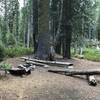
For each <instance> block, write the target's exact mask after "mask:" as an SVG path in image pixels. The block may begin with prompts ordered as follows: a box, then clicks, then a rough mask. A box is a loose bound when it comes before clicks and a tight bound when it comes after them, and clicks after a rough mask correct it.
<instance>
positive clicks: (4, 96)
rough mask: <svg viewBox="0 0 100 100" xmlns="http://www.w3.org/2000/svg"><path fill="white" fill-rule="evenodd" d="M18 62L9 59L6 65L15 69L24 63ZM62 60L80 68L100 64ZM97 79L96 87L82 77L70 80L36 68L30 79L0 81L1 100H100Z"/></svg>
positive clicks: (99, 81) (13, 78)
mask: <svg viewBox="0 0 100 100" xmlns="http://www.w3.org/2000/svg"><path fill="white" fill-rule="evenodd" d="M20 61H21V60H20V59H19V58H11V59H8V60H6V61H5V62H7V63H10V64H12V65H13V66H17V65H18V64H20V63H23V62H20ZM63 61H68V62H72V63H73V64H74V66H75V68H79V69H84V68H88V69H89V68H99V67H100V62H92V61H87V60H80V59H72V60H63ZM52 68H53V67H52ZM56 68H57V67H56ZM96 78H97V81H98V85H97V86H96V87H92V86H89V85H88V83H87V80H86V77H85V76H78V77H70V76H65V75H60V74H54V73H49V72H47V69H44V68H40V67H37V68H36V69H35V71H32V74H31V75H29V76H24V77H23V78H21V77H15V76H11V75H8V76H7V78H5V79H2V80H0V100H100V77H99V76H97V77H96Z"/></svg>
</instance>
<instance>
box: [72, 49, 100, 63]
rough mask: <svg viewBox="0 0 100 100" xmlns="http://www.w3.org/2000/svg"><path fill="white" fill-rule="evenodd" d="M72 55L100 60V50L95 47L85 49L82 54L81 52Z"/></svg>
mask: <svg viewBox="0 0 100 100" xmlns="http://www.w3.org/2000/svg"><path fill="white" fill-rule="evenodd" d="M72 56H74V57H76V58H79V59H87V60H91V61H98V62H99V61H100V50H96V49H93V48H86V49H84V51H83V54H82V55H79V54H73V53H72Z"/></svg>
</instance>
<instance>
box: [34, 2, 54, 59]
mask: <svg viewBox="0 0 100 100" xmlns="http://www.w3.org/2000/svg"><path fill="white" fill-rule="evenodd" d="M48 6H49V1H48V0H40V1H39V19H38V20H39V21H38V27H39V28H38V42H37V49H36V53H35V57H36V58H37V59H43V60H53V57H52V55H54V54H53V53H54V49H53V46H52V36H51V35H50V32H49V7H48ZM44 10H45V11H44ZM52 52H53V53H52Z"/></svg>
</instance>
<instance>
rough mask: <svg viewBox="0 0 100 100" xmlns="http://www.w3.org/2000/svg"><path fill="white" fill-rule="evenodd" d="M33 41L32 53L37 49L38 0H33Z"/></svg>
mask: <svg viewBox="0 0 100 100" xmlns="http://www.w3.org/2000/svg"><path fill="white" fill-rule="evenodd" d="M32 3H33V43H34V53H35V52H36V50H37V35H38V0H33V1H32Z"/></svg>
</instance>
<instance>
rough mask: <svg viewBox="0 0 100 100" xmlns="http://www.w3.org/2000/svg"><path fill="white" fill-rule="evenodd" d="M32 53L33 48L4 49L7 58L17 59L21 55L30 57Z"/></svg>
mask: <svg viewBox="0 0 100 100" xmlns="http://www.w3.org/2000/svg"><path fill="white" fill-rule="evenodd" d="M32 53H33V48H25V47H12V48H6V49H5V55H6V56H7V57H18V56H23V55H30V54H32Z"/></svg>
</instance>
